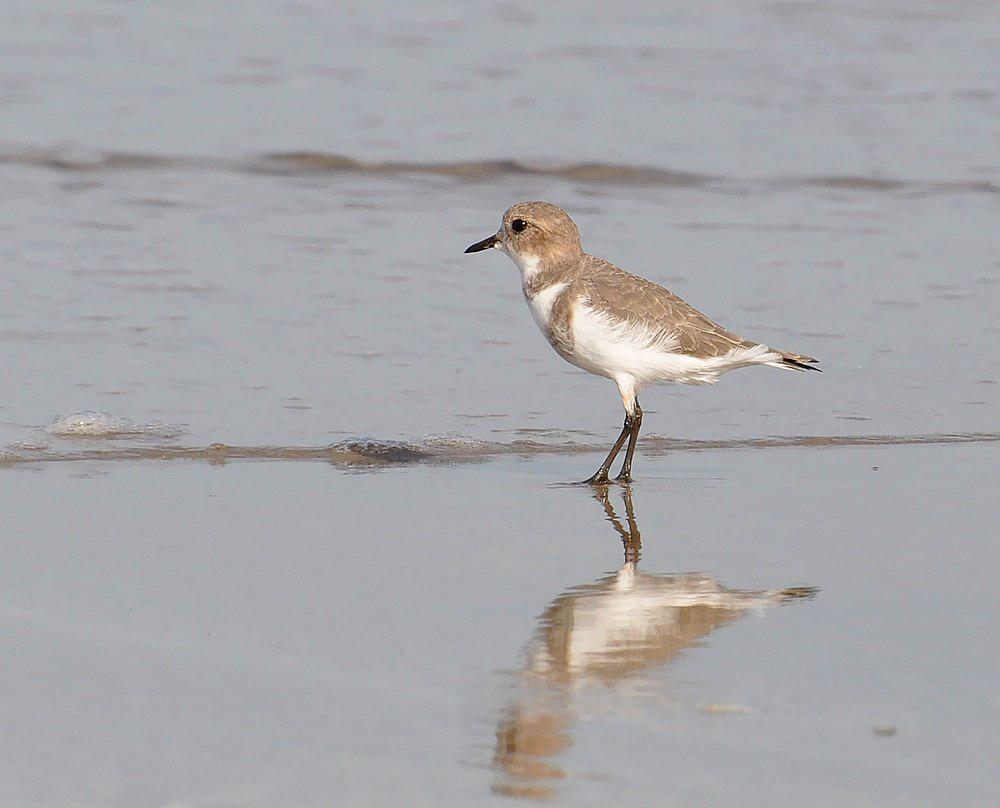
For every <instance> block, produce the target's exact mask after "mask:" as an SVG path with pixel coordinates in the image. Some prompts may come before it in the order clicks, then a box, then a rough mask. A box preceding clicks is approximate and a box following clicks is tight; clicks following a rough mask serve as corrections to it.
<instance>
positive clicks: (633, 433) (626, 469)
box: [615, 399, 642, 483]
mask: <svg viewBox="0 0 1000 808" xmlns="http://www.w3.org/2000/svg"><path fill="white" fill-rule="evenodd" d="M629 421H631V428H630V429H629V436H628V448H627V449H626V450H625V462H624V463H622V470H621V472H620V473H619V474H618V476H617V477H615V479H616V480H618V482H621V483H630V482H632V456H633V455H634V454H635V444H636V443H637V442H638V440H639V429H640V427H642V407H640V406H639V399H636V400H635V412H633V413H632V417H631V419H630V418H629V417H628V416H626V417H625V423H626V424H628V423H629Z"/></svg>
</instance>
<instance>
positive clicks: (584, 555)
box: [0, 443, 1000, 805]
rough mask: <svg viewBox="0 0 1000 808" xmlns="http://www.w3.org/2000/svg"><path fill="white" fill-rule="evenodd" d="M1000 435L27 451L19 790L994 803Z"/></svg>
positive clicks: (129, 796) (15, 594) (188, 795)
mask: <svg viewBox="0 0 1000 808" xmlns="http://www.w3.org/2000/svg"><path fill="white" fill-rule="evenodd" d="M998 457H1000V455H998V451H997V446H996V444H987V443H976V444H936V445H915V446H888V447H887V446H847V447H828V448H786V449H781V450H770V449H762V448H750V449H745V450H741V451H735V450H725V449H713V450H706V451H700V452H677V453H666V454H663V455H662V456H659V457H647V456H643V458H642V460H641V472H642V480H641V482H640V483H638V484H636V485H635V486H633V487H632V489H631V491H630V494H631V498H632V500H633V501H634V502H633V504H634V509H633V511H632V512H631V514H630V512H629V510H628V508H627V507H626V506H627V503H626V502H625V501H624V498H623V494H624V491H623V489H621V488H619V487H612V488H611V489H610V491H609V494H608V501H607V503H604V502H602V501H601V500H600V498H599V497H596V496H595V494H594V493H593V492H591V491H590V490H589V489H585V488H579V487H572V486H571V487H567V486H565V485H563V484H562V483H563V481H564V480H565V479H566V478H578V477H582V476H584V475H585V473H587V472H588V470H589V469H590V467H591V466H593V465H595V464H596V463H597V460H598V455H596V454H592V453H591V454H588V453H581V454H571V455H549V454H545V455H537V456H535V457H531V458H516V457H509V456H508V457H501V458H495V459H489V460H485V461H483V462H479V463H475V464H472V465H468V464H460V465H447V464H431V465H426V464H423V465H404V466H394V467H382V468H370V467H369V468H363V467H353V468H350V469H344V468H338V467H334V466H330V465H327V464H323V463H295V462H282V461H270V462H258V463H236V464H232V465H230V464H224V465H208V464H205V463H201V462H193V461H178V462H171V463H162V462H158V461H154V460H145V461H129V462H123V463H104V462H96V461H74V462H66V463H36V464H22V465H17V466H13V467H9V468H7V469H5V470H4V471H3V475H4V485H3V494H2V496H3V499H4V513H5V514H6V519H5V527H4V535H5V548H6V553H5V555H6V561H5V564H4V565H3V569H2V573H0V584H2V586H0V589H2V591H3V596H2V598H0V621H2V622H0V625H2V633H3V637H4V640H3V642H4V646H5V648H6V649H7V654H6V659H7V662H6V664H5V665H4V667H3V673H2V674H0V685H2V688H3V691H4V692H5V693H7V694H8V695H7V697H6V698H5V699H4V700H3V701H2V719H3V725H4V727H5V728H6V729H5V732H7V733H8V734H9V735H10V737H16V738H17V739H18V743H17V744H16V745H15V746H13V747H11V749H10V750H9V752H8V754H7V755H5V757H4V761H3V763H2V764H0V775H2V776H0V782H2V783H3V786H2V792H0V800H2V801H3V802H6V803H11V804H70V803H72V804H93V805H136V804H144V805H167V804H171V805H216V804H243V805H262V804H275V803H294V804H297V805H325V804H329V802H330V800H331V799H334V795H335V798H336V801H337V802H338V804H357V805H361V804H371V803H373V802H374V803H375V804H398V803H399V802H401V801H405V802H407V803H408V804H420V805H424V804H426V805H430V804H435V803H438V802H439V800H440V797H441V795H442V794H448V795H451V798H453V799H455V800H456V801H458V802H460V803H461V804H464V805H480V804H492V803H493V801H495V800H499V799H502V798H503V795H510V794H515V795H520V796H522V797H525V798H531V797H547V798H549V799H552V800H554V801H555V802H556V803H557V804H572V805H576V804H598V803H605V802H607V801H630V802H634V803H636V804H646V803H649V802H652V801H657V802H661V803H665V804H677V805H685V804H692V803H696V804H710V805H716V804H724V803H730V804H731V803H733V802H740V801H745V800H747V799H751V800H752V801H754V802H768V803H771V804H778V805H787V804H791V803H793V802H796V803H803V802H804V803H808V804H811V805H843V804H862V803H863V804H878V805H907V804H941V803H943V802H952V803H955V804H966V805H969V804H988V803H990V802H992V801H993V800H994V799H995V798H996V796H997V793H998V792H997V786H996V781H995V778H994V777H993V772H992V766H991V765H990V761H991V760H993V759H994V758H995V757H996V755H997V754H998V753H1000V748H998V745H997V741H996V733H995V732H994V731H993V730H994V727H995V719H996V715H995V703H994V702H995V699H993V696H992V693H993V685H994V683H995V681H996V678H997V675H998V673H1000V657H998V655H997V652H996V649H997V648H998V647H1000V645H998V642H997V641H998V640H1000V637H998V636H997V629H996V625H995V620H993V615H994V614H995V613H996V607H997V605H998V604H997V596H996V587H995V586H994V580H993V576H994V573H993V570H994V569H995V567H996V565H997V563H998V561H1000V558H998V557H997V553H998V551H997V543H996V541H995V540H994V539H995V537H994V535H993V533H992V531H991V530H990V528H989V525H990V524H991V522H992V520H993V517H994V514H995V504H994V502H993V491H994V489H995V482H996V480H995V476H996V471H995V470H996V468H997V461H998ZM876 469H877V470H876ZM609 515H610V517H612V518H609ZM630 516H631V517H632V519H631V520H630V518H629V517H630ZM640 534H641V557H639V560H638V563H637V564H634V561H635V559H636V556H637V555H639V551H640V548H639V546H638V542H637V541H635V539H637V538H638V537H639V535H640ZM633 537H634V538H633ZM623 538H624V539H626V541H625V543H624V544H623ZM814 589H815V590H816V591H813V590H814Z"/></svg>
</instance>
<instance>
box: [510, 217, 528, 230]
mask: <svg viewBox="0 0 1000 808" xmlns="http://www.w3.org/2000/svg"><path fill="white" fill-rule="evenodd" d="M527 226H528V223H527V222H526V221H524V219H515V220H514V221H512V222H511V223H510V229H511V230H513V231H514V232H515V233H520V232H522V231H523V230H524V229H525V228H526V227H527Z"/></svg>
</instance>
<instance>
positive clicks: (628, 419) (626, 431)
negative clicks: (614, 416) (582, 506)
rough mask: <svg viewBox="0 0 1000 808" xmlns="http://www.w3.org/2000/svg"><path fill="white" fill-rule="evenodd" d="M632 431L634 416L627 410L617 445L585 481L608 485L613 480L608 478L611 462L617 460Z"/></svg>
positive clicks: (591, 483) (592, 483)
mask: <svg viewBox="0 0 1000 808" xmlns="http://www.w3.org/2000/svg"><path fill="white" fill-rule="evenodd" d="M631 432H632V416H631V415H630V414H629V413H627V412H626V413H625V425H624V426H623V427H622V432H621V434H620V435H619V436H618V440H616V441H615V445H614V446H612V447H611V451H610V452H608V456H607V457H606V458H604V462H603V463H601V467H600V468H599V469H598V470H597V471H595V472H594V473H593V475H592V476H590V477H588V478H587V479H586V480H584V482H585V483H590V485H607V484H608V483H610V482H611V480H609V479H608V471H609V470H610V469H611V464H612V463H614V462H615V458H616V457H618V453H619V452H620V451H621V448H622V446H623V445H624V444H625V439H626V438H627V437H628V436H629V435H630V434H631Z"/></svg>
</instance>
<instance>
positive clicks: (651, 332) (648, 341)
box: [465, 202, 819, 485]
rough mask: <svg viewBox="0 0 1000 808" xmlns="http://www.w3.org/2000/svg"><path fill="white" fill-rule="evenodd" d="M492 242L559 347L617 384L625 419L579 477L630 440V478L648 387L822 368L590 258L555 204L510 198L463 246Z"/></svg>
mask: <svg viewBox="0 0 1000 808" xmlns="http://www.w3.org/2000/svg"><path fill="white" fill-rule="evenodd" d="M490 248H493V249H497V250H500V251H502V252H505V253H507V255H508V256H510V258H511V259H512V260H513V261H514V263H515V264H516V265H517V268H518V269H519V270H520V271H521V288H522V290H523V291H524V298H525V300H526V301H527V302H528V308H529V309H531V314H532V316H533V317H534V319H535V322H536V323H537V324H538V327H539V328H540V329H541V330H542V333H543V334H544V335H545V337H546V338H547V339H548V341H549V344H550V345H552V347H553V348H554V349H555V350H556V352H557V353H558V354H559V355H560V356H561V357H562V358H563V359H565V360H566V361H567V362H569V363H571V364H573V365H576V366H577V367H578V368H582V369H583V370H586V371H587V372H589V373H594V374H596V375H598V376H605V377H607V378H609V379H611V380H612V381H613V382H614V383H615V384H616V385H618V392H619V393H620V394H621V398H622V405H623V406H624V407H625V425H624V426H623V427H622V431H621V434H620V435H619V436H618V438H617V440H615V442H614V445H613V446H612V447H611V451H610V452H609V453H608V456H607V458H605V460H604V462H603V463H601V467H600V468H599V469H598V470H597V471H596V472H594V474H593V475H592V476H591V477H590V478H588V479H587V480H585V481H584V482H587V483H592V484H596V485H604V484H607V483H609V482H610V480H609V478H608V472H609V471H610V469H611V464H612V463H614V461H615V458H616V457H617V456H618V453H619V452H620V451H621V448H622V446H624V445H625V441H626V440H628V448H627V449H626V451H625V461H624V463H623V464H622V468H621V473H620V474H619V475H618V476H617V477H616V478H615V479H616V480H619V481H623V482H627V481H630V480H631V479H632V476H631V475H632V456H633V455H634V454H635V446H636V441H637V440H638V438H639V429H640V427H641V426H642V408H641V407H640V406H639V399H638V395H639V392H640V391H641V390H642V389H643V388H644V387H645V386H646V385H649V384H653V383H657V382H680V383H682V384H714V383H715V382H716V381H717V380H718V378H719V376H721V375H722V374H723V373H726V372H728V371H730V370H735V369H736V368H743V367H749V366H750V365H767V366H769V367H774V368H783V369H785V370H819V368H815V367H812V364H814V363H815V362H816V361H817V360H815V359H813V358H812V357H809V356H803V355H802V354H797V353H790V352H788V351H782V350H779V349H777V348H771V347H769V346H767V345H764V344H762V343H758V342H753V341H752V340H748V339H744V338H743V337H740V336H737V335H736V334H734V333H732V332H731V331H727V330H726V329H725V328H723V327H722V326H721V325H718V324H717V323H715V322H713V321H712V320H710V319H709V318H708V317H706V316H705V315H704V314H702V313H701V312H700V311H698V310H697V309H695V308H694V307H693V306H691V305H689V304H688V303H685V302H684V301H683V300H681V299H680V298H679V297H677V295H675V294H673V293H672V292H669V291H667V290H666V289H664V288H663V287H662V286H658V285H657V284H655V283H653V282H652V281H647V280H646V279H645V278H640V277H638V276H636V275H632V274H631V273H629V272H626V271H625V270H623V269H620V268H618V267H616V266H615V265H614V264H612V263H610V262H608V261H605V260H603V259H601V258H597V257H595V256H593V255H588V254H587V253H585V252H584V251H583V247H582V246H581V244H580V231H579V230H577V227H576V225H575V224H574V223H573V220H572V219H570V217H569V216H568V215H567V214H566V211H564V210H563V209H562V208H560V207H557V206H556V205H551V204H549V203H547V202H520V203H518V204H516V205H514V206H513V207H512V208H510V209H508V210H507V212H506V213H504V215H503V219H502V220H501V224H500V229H499V230H498V231H497V232H496V233H495V234H494V235H492V236H490V237H489V238H485V239H483V240H482V241H478V242H476V243H475V244H473V245H471V246H470V247H468V248H467V249H466V250H465V251H466V252H467V253H473V252H480V251H482V250H488V249H490Z"/></svg>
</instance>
